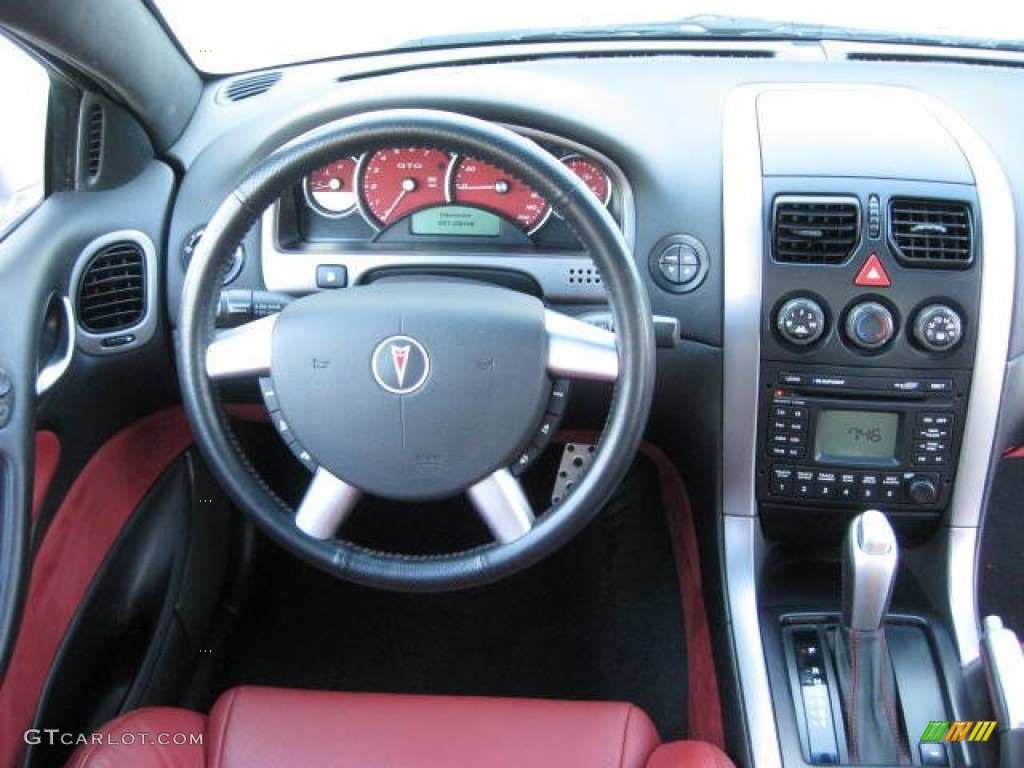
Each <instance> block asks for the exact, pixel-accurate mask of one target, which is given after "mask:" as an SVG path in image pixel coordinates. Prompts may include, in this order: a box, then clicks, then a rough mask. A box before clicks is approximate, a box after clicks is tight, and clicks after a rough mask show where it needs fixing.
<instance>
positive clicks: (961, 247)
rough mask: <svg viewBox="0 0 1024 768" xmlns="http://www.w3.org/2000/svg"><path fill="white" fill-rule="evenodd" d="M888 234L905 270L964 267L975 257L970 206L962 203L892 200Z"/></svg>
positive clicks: (913, 199)
mask: <svg viewBox="0 0 1024 768" xmlns="http://www.w3.org/2000/svg"><path fill="white" fill-rule="evenodd" d="M889 235H890V237H891V238H892V244H893V247H894V249H895V252H896V258H897V259H899V260H900V261H901V262H902V263H903V264H905V265H906V266H908V267H932V268H938V269H951V268H953V269H956V268H964V267H967V266H970V264H971V262H972V261H973V258H974V236H973V231H972V226H971V207H970V205H968V204H967V203H964V202H959V201H954V200H927V199H921V198H910V197H894V198H893V199H892V200H890V201H889Z"/></svg>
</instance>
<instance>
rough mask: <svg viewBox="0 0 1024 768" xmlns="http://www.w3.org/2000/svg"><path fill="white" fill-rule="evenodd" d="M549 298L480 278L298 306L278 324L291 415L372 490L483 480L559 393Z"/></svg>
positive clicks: (322, 452)
mask: <svg viewBox="0 0 1024 768" xmlns="http://www.w3.org/2000/svg"><path fill="white" fill-rule="evenodd" d="M546 357H547V337H546V333H545V327H544V307H543V305H542V304H541V303H540V302H539V301H538V300H537V299H535V298H533V297H531V296H526V295H523V294H519V293H515V292H512V291H507V290H503V289H500V288H493V287H490V286H484V285H477V284H473V283H467V282H462V283H450V284H449V283H435V282H424V281H417V282H409V283H379V284H375V285H371V286H362V287H356V288H348V289H345V290H343V291H331V292H326V293H321V294H317V295H314V296H310V297H307V298H305V299H302V300H301V301H297V302H293V303H292V304H291V305H289V306H288V307H287V308H286V309H285V310H284V312H282V314H281V315H280V317H279V318H278V322H277V324H276V328H275V330H274V339H273V353H272V358H271V376H272V378H273V381H274V386H275V389H276V392H277V399H278V403H279V405H280V409H281V414H282V417H283V418H284V419H285V421H286V422H287V424H288V428H289V430H290V431H291V432H292V433H294V435H295V437H296V438H297V439H298V441H299V442H300V443H301V444H302V445H303V446H304V447H305V448H306V450H308V451H309V452H310V453H311V454H312V455H313V457H314V458H315V459H316V460H317V463H319V464H320V465H321V466H323V467H325V468H326V469H328V470H329V471H330V472H331V473H333V474H334V475H336V476H337V477H339V478H340V479H342V480H344V481H345V482H347V483H350V484H352V485H355V486H357V487H359V488H362V489H363V490H365V491H368V492H370V493H373V494H375V495H380V496H387V497H390V498H395V499H405V500H424V499H432V498H439V497H443V496H451V495H454V494H457V493H460V492H462V491H464V490H465V489H466V488H468V487H470V486H471V485H474V484H475V483H476V482H478V481H479V480H480V479H481V478H483V477H485V476H486V475H489V474H490V473H492V472H494V471H495V470H496V469H498V468H499V467H503V466H507V465H508V464H509V463H511V460H512V457H513V456H514V455H515V453H516V451H517V450H518V449H520V448H521V447H522V446H523V445H524V444H525V443H526V442H527V441H528V440H529V439H530V438H531V437H532V435H533V432H534V430H535V429H536V425H537V423H538V421H539V420H540V418H541V417H542V416H543V413H544V408H545V405H546V403H547V400H548V395H549V394H550V390H551V383H550V380H549V378H548V376H547V372H546V366H545V360H546Z"/></svg>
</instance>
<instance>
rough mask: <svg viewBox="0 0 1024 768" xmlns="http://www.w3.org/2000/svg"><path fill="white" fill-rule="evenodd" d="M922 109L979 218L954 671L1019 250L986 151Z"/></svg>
mask: <svg viewBox="0 0 1024 768" xmlns="http://www.w3.org/2000/svg"><path fill="white" fill-rule="evenodd" d="M919 97H920V98H921V99H922V100H923V102H924V104H925V106H926V107H927V108H928V109H929V110H931V112H932V114H934V115H935V116H936V118H937V119H938V120H939V121H940V122H941V123H942V124H943V125H944V126H945V128H946V130H948V131H949V132H950V134H951V135H952V137H953V139H954V140H955V141H956V142H957V144H959V145H960V149H961V151H962V152H963V153H964V155H965V156H966V157H967V162H968V164H969V165H970V166H971V170H972V172H973V173H974V180H975V187H976V189H977V192H978V208H979V215H980V217H981V233H982V238H981V244H982V245H981V249H982V250H981V260H980V261H981V296H980V298H979V302H978V307H979V308H978V333H977V335H978V344H977V349H976V351H975V355H974V375H973V377H972V380H971V394H970V397H969V398H968V401H967V416H966V420H965V423H964V436H963V441H962V443H961V449H960V465H959V468H958V469H957V473H956V481H955V486H954V488H953V496H952V498H951V499H950V508H949V525H950V529H951V530H950V539H949V553H948V562H947V567H948V572H947V587H948V593H949V610H950V615H951V618H952V621H953V632H954V635H955V636H956V644H957V649H958V651H959V654H960V663H961V664H963V665H967V664H969V663H971V662H973V661H974V660H976V659H977V658H978V656H979V652H980V650H979V648H980V637H979V627H980V618H979V616H978V605H977V572H976V571H977V549H978V543H979V539H980V537H979V535H978V529H979V528H980V526H981V519H982V515H983V513H984V504H985V491H986V488H987V486H988V480H989V477H990V470H991V468H992V466H993V462H995V461H998V459H999V454H998V452H997V447H996V444H995V442H996V434H997V427H998V421H999V410H1000V405H1001V403H1002V397H1003V387H1004V385H1005V381H1006V361H1007V354H1008V352H1009V348H1010V328H1011V327H1012V325H1013V300H1014V286H1015V285H1016V265H1017V261H1016V259H1017V256H1016V250H1017V243H1016V223H1015V215H1014V207H1013V195H1012V193H1011V191H1010V185H1009V182H1008V181H1007V179H1006V175H1005V174H1004V173H1003V170H1002V167H1001V165H1000V163H999V160H998V159H997V158H996V156H995V154H993V152H992V150H991V149H990V148H989V147H988V145H987V144H986V143H985V142H984V140H983V139H982V138H981V137H980V136H979V135H978V134H977V132H976V131H975V130H974V129H973V128H972V127H971V126H970V125H968V124H967V122H966V121H965V120H964V119H963V118H962V117H960V115H958V114H956V113H955V112H954V111H953V110H952V109H950V108H949V107H947V106H946V105H945V104H942V103H941V102H939V101H938V100H936V99H934V98H931V97H927V96H923V95H920V96H919Z"/></svg>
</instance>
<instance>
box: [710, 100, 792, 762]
mask: <svg viewBox="0 0 1024 768" xmlns="http://www.w3.org/2000/svg"><path fill="white" fill-rule="evenodd" d="M761 90H762V89H761V88H760V87H759V86H741V87H739V88H737V89H735V90H734V91H733V92H732V93H731V94H730V95H729V98H728V100H727V102H726V105H725V114H724V116H723V146H722V228H723V238H724V240H723V247H724V254H723V258H722V264H723V270H724V274H723V283H724V297H723V298H724V317H723V334H722V336H723V339H722V341H723V344H722V357H723V362H722V365H723V371H722V379H723V384H722V387H723V393H722V398H723V401H722V411H723V413H722V446H723V455H722V477H723V480H722V513H723V516H722V546H723V547H724V552H723V557H722V562H723V563H724V568H725V588H726V605H727V610H728V614H729V627H730V632H731V636H732V643H733V654H734V656H735V660H736V666H737V669H738V673H739V682H740V690H741V696H742V706H743V714H744V718H745V720H746V731H747V734H748V738H749V743H750V753H751V755H752V756H753V759H754V765H755V766H756V767H757V768H778V767H780V766H781V765H782V758H781V754H780V749H779V736H778V730H777V728H776V725H775V710H774V708H773V706H772V695H771V688H770V687H769V684H768V669H767V667H766V666H765V659H764V645H763V642H762V640H761V628H760V627H761V625H760V617H759V616H758V611H757V582H758V570H759V568H760V544H759V542H760V537H761V533H760V522H759V520H758V517H757V500H756V497H755V494H754V480H755V478H754V467H755V465H756V457H757V444H756V430H755V429H754V428H753V425H755V424H756V423H757V402H758V390H759V385H758V367H759V360H760V357H761V343H760V318H761V261H762V258H763V254H764V242H763V235H762V232H763V228H764V222H763V217H764V205H763V202H762V199H761V149H760V141H759V138H758V130H757V111H756V109H757V95H758V93H760V92H761Z"/></svg>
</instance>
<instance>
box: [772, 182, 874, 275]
mask: <svg viewBox="0 0 1024 768" xmlns="http://www.w3.org/2000/svg"><path fill="white" fill-rule="evenodd" d="M859 239H860V204H859V203H858V202H857V198H855V197H806V196H794V195H784V196H779V197H777V198H775V205H774V210H773V216H772V258H773V259H775V261H778V262H783V263H786V264H842V263H843V262H844V261H846V259H847V258H849V256H850V254H851V253H853V250H854V248H856V246H857V241H858V240H859Z"/></svg>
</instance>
